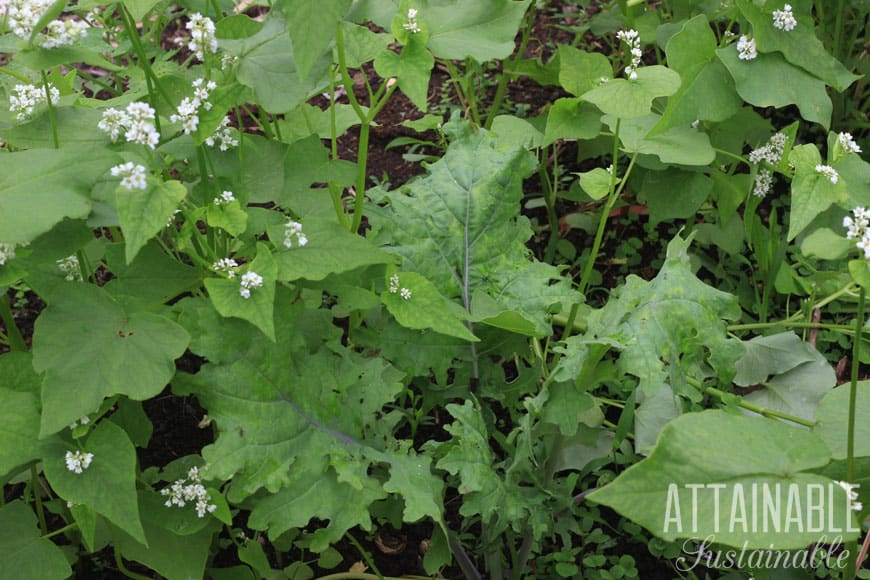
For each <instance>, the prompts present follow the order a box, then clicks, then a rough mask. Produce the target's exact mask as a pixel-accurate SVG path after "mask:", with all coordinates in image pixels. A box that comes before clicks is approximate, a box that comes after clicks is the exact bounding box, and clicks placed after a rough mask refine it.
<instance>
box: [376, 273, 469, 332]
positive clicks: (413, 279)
mask: <svg viewBox="0 0 870 580" xmlns="http://www.w3.org/2000/svg"><path fill="white" fill-rule="evenodd" d="M395 276H396V278H397V279H398V286H397V291H396V292H392V291H387V292H384V293H382V294H381V300H382V301H383V303H384V305H385V306H386V307H387V310H389V311H390V314H392V315H393V317H394V318H395V319H396V322H398V323H399V324H401V325H402V326H404V327H406V328H414V329H418V330H420V329H426V328H431V329H432V330H434V331H435V332H440V333H441V334H446V335H448V336H455V337H457V338H461V339H464V340H470V341H475V342H476V341H477V340H479V339H478V338H477V337H476V336H474V334H473V333H472V332H471V331H470V330H468V327H467V326H466V325H465V324H463V322H462V320H463V319H465V318H466V316H467V315H466V312H465V311H464V310H463V309H462V308H460V307H459V306H457V305H456V304H455V303H453V302H450V301H449V300H447V299H446V298H444V297H443V296H442V295H441V294H440V293H439V292H438V290H437V289H436V288H435V286H433V285H432V283H431V282H429V280H427V279H426V278H424V277H423V276H421V275H420V274H417V273H415V272H402V273H401V274H395ZM404 290H407V291H409V292H410V293H411V294H410V298H408V299H405V298H404V297H403V296H402V294H400V293H399V291H404Z"/></svg>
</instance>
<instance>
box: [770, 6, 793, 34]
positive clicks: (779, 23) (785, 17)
mask: <svg viewBox="0 0 870 580" xmlns="http://www.w3.org/2000/svg"><path fill="white" fill-rule="evenodd" d="M773 26H774V27H776V28H778V29H780V30H785V31H786V32H788V31H789V30H794V27H795V26H797V20H795V17H794V14H793V13H792V11H791V4H786V5H785V6H783V7H782V10H774V11H773Z"/></svg>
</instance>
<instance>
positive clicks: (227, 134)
mask: <svg viewBox="0 0 870 580" xmlns="http://www.w3.org/2000/svg"><path fill="white" fill-rule="evenodd" d="M229 125H230V118H229V117H224V120H223V121H221V126H220V127H218V128H217V130H216V131H215V132H214V134H213V135H212V136H211V137H206V139H205V144H206V145H208V146H209V147H214V146H215V143H218V142H219V143H220V144H219V145H218V149H220V150H221V151H226V150H228V149H230V148H231V147H238V146H239V140H238V139H235V138H234V137H233V134H232V131H231V129H230V127H229Z"/></svg>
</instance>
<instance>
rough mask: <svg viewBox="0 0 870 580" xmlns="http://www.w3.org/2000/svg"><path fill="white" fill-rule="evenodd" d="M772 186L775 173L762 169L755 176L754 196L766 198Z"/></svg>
mask: <svg viewBox="0 0 870 580" xmlns="http://www.w3.org/2000/svg"><path fill="white" fill-rule="evenodd" d="M772 186H773V173H772V172H771V171H770V170H769V169H760V170H759V171H758V174H757V175H756V176H755V187H754V188H753V189H752V195H754V196H756V197H764V196H765V195H767V194H768V192H770V188H771V187H772Z"/></svg>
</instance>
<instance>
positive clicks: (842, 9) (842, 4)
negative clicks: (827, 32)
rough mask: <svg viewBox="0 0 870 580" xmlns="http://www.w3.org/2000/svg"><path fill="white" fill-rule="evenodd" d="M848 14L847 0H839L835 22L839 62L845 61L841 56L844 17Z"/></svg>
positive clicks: (835, 53) (836, 49)
mask: <svg viewBox="0 0 870 580" xmlns="http://www.w3.org/2000/svg"><path fill="white" fill-rule="evenodd" d="M845 13H846V0H838V2H837V14H836V16H835V19H836V20H835V22H834V56H835V57H836V58H837V60H839V61H843V60H845V59H844V56H845V55H843V54H841V52H840V51H841V50H842V44H843V16H844V15H845Z"/></svg>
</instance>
